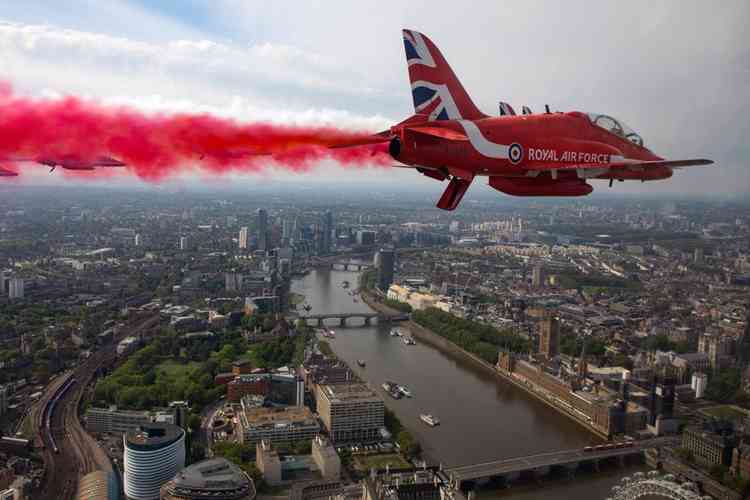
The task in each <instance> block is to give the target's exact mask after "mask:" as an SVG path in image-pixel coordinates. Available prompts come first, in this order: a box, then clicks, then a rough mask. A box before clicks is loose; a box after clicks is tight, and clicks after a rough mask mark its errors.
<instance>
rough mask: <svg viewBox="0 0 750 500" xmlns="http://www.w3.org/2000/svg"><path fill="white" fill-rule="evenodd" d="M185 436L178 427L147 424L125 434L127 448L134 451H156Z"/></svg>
mask: <svg viewBox="0 0 750 500" xmlns="http://www.w3.org/2000/svg"><path fill="white" fill-rule="evenodd" d="M184 435H185V431H183V430H182V429H181V428H180V427H178V426H176V425H172V424H163V423H149V424H142V425H140V426H138V428H137V429H134V430H132V431H128V432H127V434H125V443H126V446H127V447H128V448H131V449H135V450H158V449H159V448H164V447H166V446H169V445H170V444H172V443H174V442H175V441H177V440H179V439H180V438H181V437H183V436H184Z"/></svg>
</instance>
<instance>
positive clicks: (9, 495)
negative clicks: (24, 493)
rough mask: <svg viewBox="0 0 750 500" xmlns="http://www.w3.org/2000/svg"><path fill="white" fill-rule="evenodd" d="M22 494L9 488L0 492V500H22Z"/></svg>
mask: <svg viewBox="0 0 750 500" xmlns="http://www.w3.org/2000/svg"><path fill="white" fill-rule="evenodd" d="M22 498H23V497H21V492H20V491H18V489H16V488H8V489H6V490H2V491H0V500H21V499H22Z"/></svg>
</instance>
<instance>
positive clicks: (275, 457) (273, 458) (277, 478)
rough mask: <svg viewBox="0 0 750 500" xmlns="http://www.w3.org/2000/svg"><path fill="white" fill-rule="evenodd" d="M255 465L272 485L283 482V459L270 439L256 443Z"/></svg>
mask: <svg viewBox="0 0 750 500" xmlns="http://www.w3.org/2000/svg"><path fill="white" fill-rule="evenodd" d="M255 465H256V466H257V467H258V470H259V471H260V472H261V474H263V479H264V480H265V481H266V483H268V484H270V485H271V486H274V485H277V484H279V483H281V459H280V458H279V454H278V453H277V452H276V450H274V449H273V448H272V447H271V443H270V442H269V441H259V442H258V444H256V445H255Z"/></svg>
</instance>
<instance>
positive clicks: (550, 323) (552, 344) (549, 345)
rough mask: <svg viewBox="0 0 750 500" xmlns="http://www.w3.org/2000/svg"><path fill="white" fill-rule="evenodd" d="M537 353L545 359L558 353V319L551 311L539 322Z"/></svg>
mask: <svg viewBox="0 0 750 500" xmlns="http://www.w3.org/2000/svg"><path fill="white" fill-rule="evenodd" d="M539 354H541V355H542V356H544V357H545V358H547V359H552V358H554V357H555V356H557V355H558V354H560V320H559V319H558V317H557V315H556V314H554V313H552V312H547V314H545V316H544V318H542V321H541V322H540V323H539Z"/></svg>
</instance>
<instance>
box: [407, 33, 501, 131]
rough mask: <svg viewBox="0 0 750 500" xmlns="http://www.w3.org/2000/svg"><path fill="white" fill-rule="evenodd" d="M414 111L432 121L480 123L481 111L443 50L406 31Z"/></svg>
mask: <svg viewBox="0 0 750 500" xmlns="http://www.w3.org/2000/svg"><path fill="white" fill-rule="evenodd" d="M403 36H404V48H405V49H406V62H407V64H408V65H409V82H410V83H411V93H412V97H413V99H414V111H415V113H417V114H419V115H428V116H429V120H430V121H433V120H478V119H480V118H486V117H487V115H485V114H484V113H482V112H481V111H479V109H478V108H477V107H476V105H475V104H474V102H473V101H472V100H471V97H469V94H468V93H467V92H466V90H465V89H464V87H463V85H461V82H460V81H458V78H456V75H455V73H453V70H452V69H451V67H450V66H449V65H448V62H447V61H446V60H445V58H444V57H443V54H441V53H440V49H438V48H437V46H436V45H435V44H434V43H432V40H430V39H429V38H427V37H426V36H425V35H423V34H422V33H419V32H418V31H414V30H403Z"/></svg>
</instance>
